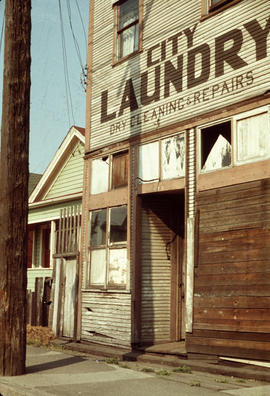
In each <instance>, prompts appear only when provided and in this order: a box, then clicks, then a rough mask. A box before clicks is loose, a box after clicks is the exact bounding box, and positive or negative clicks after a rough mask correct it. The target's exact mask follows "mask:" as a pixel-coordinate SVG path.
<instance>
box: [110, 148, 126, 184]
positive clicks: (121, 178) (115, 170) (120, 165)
mask: <svg viewBox="0 0 270 396" xmlns="http://www.w3.org/2000/svg"><path fill="white" fill-rule="evenodd" d="M127 184H128V153H127V152H125V153H117V154H114V155H113V156H112V189H115V188H118V187H124V186H127Z"/></svg>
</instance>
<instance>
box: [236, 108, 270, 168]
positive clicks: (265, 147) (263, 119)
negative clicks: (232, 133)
mask: <svg viewBox="0 0 270 396" xmlns="http://www.w3.org/2000/svg"><path fill="white" fill-rule="evenodd" d="M235 129H236V142H235V146H236V147H235V159H234V160H235V164H239V165H240V164H243V163H248V162H253V161H258V160H263V159H266V158H269V157H270V122H269V113H268V111H265V112H262V113H261V114H253V115H250V116H248V115H247V116H246V117H243V116H242V118H240V117H239V118H238V117H237V119H236V128H235Z"/></svg>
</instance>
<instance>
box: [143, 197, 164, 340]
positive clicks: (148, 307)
mask: <svg viewBox="0 0 270 396" xmlns="http://www.w3.org/2000/svg"><path fill="white" fill-rule="evenodd" d="M169 209H170V208H168V205H166V204H165V203H164V201H163V203H162V201H159V200H156V201H154V200H153V201H152V202H151V208H150V207H148V205H146V204H144V208H143V211H142V232H141V257H142V259H141V301H142V303H141V342H142V343H157V342H166V341H170V338H171V335H170V323H171V318H170V312H171V261H170V260H168V256H167V253H168V251H167V250H166V248H167V249H168V245H167V244H169V242H170V241H171V239H172V237H171V232H170V229H169V227H168V226H167V225H166V224H165V223H164V222H163V221H162V219H161V217H163V218H164V216H165V217H167V219H168V210H169ZM157 213H159V216H157Z"/></svg>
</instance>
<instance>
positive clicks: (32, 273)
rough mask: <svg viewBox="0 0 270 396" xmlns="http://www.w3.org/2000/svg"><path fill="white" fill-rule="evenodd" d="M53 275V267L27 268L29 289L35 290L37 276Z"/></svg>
mask: <svg viewBox="0 0 270 396" xmlns="http://www.w3.org/2000/svg"><path fill="white" fill-rule="evenodd" d="M51 276H52V268H31V269H28V270H27V290H31V291H33V292H34V291H35V281H36V278H43V279H45V278H47V277H51Z"/></svg>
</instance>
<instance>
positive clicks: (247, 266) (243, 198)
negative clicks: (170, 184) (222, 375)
mask: <svg viewBox="0 0 270 396" xmlns="http://www.w3.org/2000/svg"><path fill="white" fill-rule="evenodd" d="M197 203H198V209H199V211H200V225H199V236H198V235H197V237H198V238H199V243H198V249H199V250H198V261H197V268H196V269H195V294H194V323H193V334H190V335H189V336H188V343H187V348H188V351H189V352H197V353H207V354H218V355H227V356H238V357H239V356H242V357H252V358H255V359H269V352H270V341H269V333H270V181H269V180H267V179H266V180H263V181H256V182H251V183H245V184H240V185H237V186H232V187H225V188H220V189H214V190H209V191H205V192H201V193H200V194H199V196H198V202H197Z"/></svg>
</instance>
